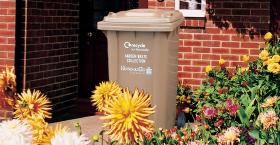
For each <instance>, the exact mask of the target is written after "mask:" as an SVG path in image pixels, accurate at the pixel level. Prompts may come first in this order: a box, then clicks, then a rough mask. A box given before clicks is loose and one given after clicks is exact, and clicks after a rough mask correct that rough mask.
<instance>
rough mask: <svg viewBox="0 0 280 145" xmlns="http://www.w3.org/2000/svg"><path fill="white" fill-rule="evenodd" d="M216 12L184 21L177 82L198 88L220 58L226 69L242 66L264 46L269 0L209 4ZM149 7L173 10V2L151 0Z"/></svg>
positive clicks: (268, 15) (234, 0) (217, 0)
mask: <svg viewBox="0 0 280 145" xmlns="http://www.w3.org/2000/svg"><path fill="white" fill-rule="evenodd" d="M206 2H207V5H208V6H210V5H211V6H212V8H213V10H214V13H213V14H209V13H207V14H206V17H205V18H185V21H184V22H183V23H182V25H181V26H182V27H181V28H182V29H181V32H180V48H179V54H178V57H179V66H178V79H179V80H180V81H182V82H183V83H185V84H188V85H191V86H193V87H197V86H198V85H200V84H201V82H202V80H203V78H204V77H205V73H204V68H205V67H206V66H207V65H211V66H217V65H218V60H219V59H221V58H222V59H225V60H226V61H227V63H226V65H227V67H232V68H233V67H235V66H236V65H242V62H241V56H242V55H245V54H246V55H250V56H253V57H256V56H257V55H258V53H259V48H260V47H262V46H263V44H264V42H263V38H262V36H263V34H264V33H265V32H267V31H268V30H269V21H270V13H269V11H270V7H269V6H270V1H269V0H255V1H251V0H240V1H236V0H226V1H225V0H215V1H214V3H210V2H208V1H206ZM148 5H149V8H154V9H174V1H173V0H165V1H164V2H157V0H149V2H148Z"/></svg>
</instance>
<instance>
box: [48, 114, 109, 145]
mask: <svg viewBox="0 0 280 145" xmlns="http://www.w3.org/2000/svg"><path fill="white" fill-rule="evenodd" d="M99 117H100V116H98V115H97V116H89V117H83V118H77V119H72V120H66V121H61V122H55V123H51V124H50V126H55V125H56V124H57V123H61V124H62V125H63V126H67V127H68V128H70V130H72V131H77V129H76V128H75V126H74V123H76V122H79V123H80V125H81V127H82V133H83V134H85V135H86V136H87V137H91V136H92V135H93V134H99V132H100V131H102V121H101V120H100V119H99ZM95 145H101V143H96V144H95ZM104 145H105V144H104Z"/></svg>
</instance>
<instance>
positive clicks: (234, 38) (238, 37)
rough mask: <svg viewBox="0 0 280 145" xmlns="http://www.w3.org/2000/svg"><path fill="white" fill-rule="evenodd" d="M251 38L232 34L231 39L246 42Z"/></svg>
mask: <svg viewBox="0 0 280 145" xmlns="http://www.w3.org/2000/svg"><path fill="white" fill-rule="evenodd" d="M249 40H250V37H249V36H231V41H245V42H247V41H249ZM241 47H242V46H241Z"/></svg>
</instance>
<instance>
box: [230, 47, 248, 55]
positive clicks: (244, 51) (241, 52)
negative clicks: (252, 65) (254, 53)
mask: <svg viewBox="0 0 280 145" xmlns="http://www.w3.org/2000/svg"><path fill="white" fill-rule="evenodd" d="M230 53H231V54H239V55H245V54H248V53H249V50H248V49H246V48H241V49H231V50H230Z"/></svg>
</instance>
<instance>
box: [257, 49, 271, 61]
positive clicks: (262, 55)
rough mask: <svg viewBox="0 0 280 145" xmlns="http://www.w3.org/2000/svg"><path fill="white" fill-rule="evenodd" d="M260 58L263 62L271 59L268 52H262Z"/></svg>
mask: <svg viewBox="0 0 280 145" xmlns="http://www.w3.org/2000/svg"><path fill="white" fill-rule="evenodd" d="M259 58H260V59H261V60H263V61H266V60H268V58H269V53H268V51H267V50H262V51H261V53H260V54H259Z"/></svg>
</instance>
